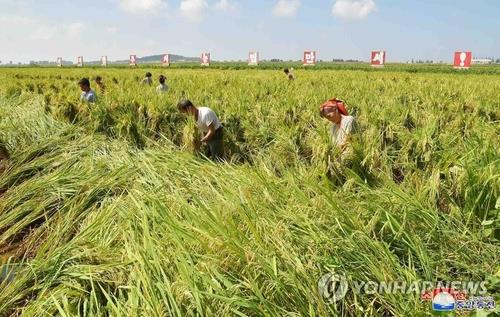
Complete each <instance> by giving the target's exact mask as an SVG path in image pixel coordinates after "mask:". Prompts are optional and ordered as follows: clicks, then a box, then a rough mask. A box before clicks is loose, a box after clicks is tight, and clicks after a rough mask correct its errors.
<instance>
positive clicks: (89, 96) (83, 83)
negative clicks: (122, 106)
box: [78, 78, 97, 103]
mask: <svg viewBox="0 0 500 317" xmlns="http://www.w3.org/2000/svg"><path fill="white" fill-rule="evenodd" d="M78 85H80V89H81V90H82V95H81V96H80V100H81V101H83V102H90V103H93V102H96V100H97V96H96V94H95V92H94V91H93V90H92V89H90V81H89V80H88V78H82V79H81V80H80V81H79V82H78Z"/></svg>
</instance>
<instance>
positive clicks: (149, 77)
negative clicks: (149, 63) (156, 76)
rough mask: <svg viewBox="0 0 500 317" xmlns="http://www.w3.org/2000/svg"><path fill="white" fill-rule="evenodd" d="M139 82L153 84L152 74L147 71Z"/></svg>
mask: <svg viewBox="0 0 500 317" xmlns="http://www.w3.org/2000/svg"><path fill="white" fill-rule="evenodd" d="M141 84H143V85H148V86H151V85H152V84H153V74H151V73H150V72H147V73H146V76H145V77H144V79H143V80H142V82H141Z"/></svg>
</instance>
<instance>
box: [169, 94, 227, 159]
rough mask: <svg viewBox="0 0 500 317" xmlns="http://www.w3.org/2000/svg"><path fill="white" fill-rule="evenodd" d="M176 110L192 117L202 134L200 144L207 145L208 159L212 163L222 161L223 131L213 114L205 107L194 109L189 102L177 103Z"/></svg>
mask: <svg viewBox="0 0 500 317" xmlns="http://www.w3.org/2000/svg"><path fill="white" fill-rule="evenodd" d="M177 108H178V109H179V111H180V112H182V113H187V114H190V115H193V116H194V119H195V120H196V123H197V125H198V129H199V130H200V131H201V132H202V134H203V137H202V139H201V142H202V143H204V144H207V145H208V149H209V151H210V153H208V157H210V158H211V159H212V160H214V161H218V160H222V158H223V154H224V142H223V137H224V131H223V127H222V124H221V123H220V121H219V118H217V115H216V114H215V112H214V111H213V110H212V109H210V108H207V107H195V106H194V105H193V103H192V102H191V101H189V100H183V101H181V102H179V104H178V105H177Z"/></svg>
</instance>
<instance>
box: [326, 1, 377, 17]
mask: <svg viewBox="0 0 500 317" xmlns="http://www.w3.org/2000/svg"><path fill="white" fill-rule="evenodd" d="M375 10H377V6H376V5H375V2H374V1H373V0H337V1H336V2H335V4H334V5H333V8H332V15H333V16H336V17H338V18H341V19H346V20H361V19H364V18H366V17H367V16H368V15H369V14H370V13H372V12H374V11H375Z"/></svg>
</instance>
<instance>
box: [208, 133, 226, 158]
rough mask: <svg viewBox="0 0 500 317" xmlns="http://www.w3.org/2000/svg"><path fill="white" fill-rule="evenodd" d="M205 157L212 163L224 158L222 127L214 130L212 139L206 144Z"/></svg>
mask: <svg viewBox="0 0 500 317" xmlns="http://www.w3.org/2000/svg"><path fill="white" fill-rule="evenodd" d="M207 145H208V149H207V150H208V151H207V153H206V154H207V157H209V158H210V159H211V160H213V161H220V160H222V159H223V158H224V129H223V128H222V127H220V128H218V129H217V130H215V134H214V136H213V138H212V139H211V140H210V141H208V142H207Z"/></svg>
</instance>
